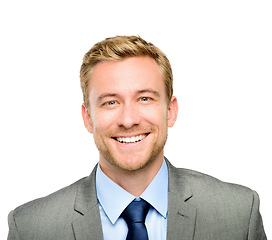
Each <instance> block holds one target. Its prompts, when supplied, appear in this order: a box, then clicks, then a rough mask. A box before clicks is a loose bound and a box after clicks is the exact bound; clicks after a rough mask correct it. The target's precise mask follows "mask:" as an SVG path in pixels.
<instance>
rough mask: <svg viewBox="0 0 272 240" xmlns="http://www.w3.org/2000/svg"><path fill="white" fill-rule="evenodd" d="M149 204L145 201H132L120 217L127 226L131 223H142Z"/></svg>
mask: <svg viewBox="0 0 272 240" xmlns="http://www.w3.org/2000/svg"><path fill="white" fill-rule="evenodd" d="M149 208H150V204H149V203H148V202H146V201H145V200H143V199H141V200H140V201H135V200H134V201H132V202H131V203H130V204H129V205H128V206H127V207H126V209H125V210H124V211H123V213H122V214H121V216H122V217H123V218H124V220H125V221H126V223H127V224H128V225H130V224H132V223H144V222H145V218H146V215H147V213H148V210H149Z"/></svg>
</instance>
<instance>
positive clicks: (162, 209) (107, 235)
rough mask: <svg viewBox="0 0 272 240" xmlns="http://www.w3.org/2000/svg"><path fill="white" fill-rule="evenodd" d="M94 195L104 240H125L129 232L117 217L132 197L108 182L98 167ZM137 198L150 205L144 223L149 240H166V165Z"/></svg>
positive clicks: (113, 183)
mask: <svg viewBox="0 0 272 240" xmlns="http://www.w3.org/2000/svg"><path fill="white" fill-rule="evenodd" d="M96 191H97V198H98V201H99V210H100V216H101V222H102V230H103V237H104V240H125V239H126V236H127V232H128V228H127V224H126V222H125V220H124V219H123V218H119V216H120V215H121V213H122V212H123V210H124V209H125V208H126V207H127V206H128V205H129V204H130V203H131V202H132V201H133V200H134V199H135V196H133V195H132V194H130V193H129V192H127V191H126V190H124V189H123V188H121V187H120V186H119V185H117V184H116V183H115V182H113V181H112V180H111V179H110V178H108V177H107V176H106V175H105V174H104V173H103V172H102V170H101V168H100V166H99V165H98V167H97V172H96ZM140 198H142V199H144V200H145V201H147V202H148V203H149V204H150V205H151V208H150V209H149V212H148V214H147V216H146V221H145V224H146V228H147V232H148V237H149V240H166V234H167V212H168V168H167V165H166V162H165V161H163V164H162V166H161V168H160V170H159V172H158V173H157V175H156V176H155V177H154V179H153V180H152V182H151V183H150V184H149V186H148V187H147V188H146V190H145V191H144V192H143V193H142V195H141V196H140ZM137 199H138V200H139V198H136V200H137Z"/></svg>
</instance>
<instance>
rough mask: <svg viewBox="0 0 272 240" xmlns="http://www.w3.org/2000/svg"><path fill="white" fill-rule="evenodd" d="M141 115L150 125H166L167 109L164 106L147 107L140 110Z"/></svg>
mask: <svg viewBox="0 0 272 240" xmlns="http://www.w3.org/2000/svg"><path fill="white" fill-rule="evenodd" d="M142 117H143V118H144V119H145V120H146V121H148V122H150V123H151V124H152V125H155V126H158V127H161V126H163V127H164V126H166V125H167V110H166V109H164V108H148V109H145V111H143V112H142Z"/></svg>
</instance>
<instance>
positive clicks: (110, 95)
mask: <svg viewBox="0 0 272 240" xmlns="http://www.w3.org/2000/svg"><path fill="white" fill-rule="evenodd" d="M116 95H117V94H116V93H103V94H101V95H100V96H99V97H98V98H97V99H96V103H99V102H101V101H102V99H103V98H107V97H115V96H116Z"/></svg>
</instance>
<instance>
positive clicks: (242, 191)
mask: <svg viewBox="0 0 272 240" xmlns="http://www.w3.org/2000/svg"><path fill="white" fill-rule="evenodd" d="M167 164H168V168H169V206H168V220H167V239H168V240H178V239H183V240H189V239H190V240H192V239H194V240H245V239H248V240H265V239H266V236H265V233H264V229H263V224H262V219H261V215H260V213H259V197H258V195H257V193H256V192H254V191H252V190H250V189H248V188H246V187H242V186H238V185H234V184H229V183H224V182H221V181H219V180H217V179H215V178H213V177H210V176H208V175H205V174H202V173H198V172H195V171H191V170H185V169H177V168H175V167H173V166H172V165H171V164H170V163H169V162H168V161H167ZM95 173H96V168H95V169H94V170H93V172H92V173H91V175H90V176H89V177H87V178H83V179H81V180H79V181H77V182H76V183H74V184H72V185H70V186H68V187H66V188H63V189H61V190H59V191H57V192H55V193H53V194H51V195H49V196H47V197H44V198H40V199H37V200H34V201H32V202H29V203H26V204H24V205H22V206H20V207H18V208H17V209H15V210H14V211H12V212H11V213H10V214H9V235H8V240H19V239H20V240H34V239H35V240H46V239H48V240H49V239H50V240H57V239H58V240H59V239H64V240H70V239H71V240H72V239H73V240H74V239H76V240H99V239H103V233H102V226H101V220H100V213H99V207H98V201H97V198H96V189H95Z"/></svg>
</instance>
